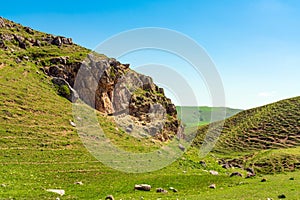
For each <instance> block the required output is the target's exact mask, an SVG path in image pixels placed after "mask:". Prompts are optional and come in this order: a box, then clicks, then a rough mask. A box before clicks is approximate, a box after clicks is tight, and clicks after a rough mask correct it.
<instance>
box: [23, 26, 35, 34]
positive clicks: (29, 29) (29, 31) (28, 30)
mask: <svg viewBox="0 0 300 200" xmlns="http://www.w3.org/2000/svg"><path fill="white" fill-rule="evenodd" d="M24 30H25V31H26V32H27V33H29V34H31V35H33V34H34V32H33V30H32V29H31V28H30V27H24Z"/></svg>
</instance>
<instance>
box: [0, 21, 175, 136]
mask: <svg viewBox="0 0 300 200" xmlns="http://www.w3.org/2000/svg"><path fill="white" fill-rule="evenodd" d="M0 48H1V49H2V50H1V61H0V62H1V66H3V67H5V66H6V65H15V64H16V65H36V66H38V67H39V69H40V70H41V71H42V72H44V73H45V74H46V75H47V76H49V77H50V78H51V79H52V82H53V84H54V85H55V87H54V88H55V89H56V90H57V92H58V93H59V94H60V95H61V96H63V97H65V98H67V99H68V100H70V101H74V100H76V99H78V98H80V99H81V100H83V101H84V102H85V103H86V104H88V105H90V106H92V107H93V108H95V109H97V110H98V111H100V112H102V113H104V114H106V115H107V116H114V117H116V119H118V120H117V121H118V122H119V125H121V127H123V128H124V130H125V131H126V132H128V133H131V132H134V131H138V132H139V131H140V130H143V131H144V132H145V134H146V136H147V135H151V136H152V137H154V138H156V139H159V140H161V141H167V140H169V139H170V138H173V137H174V135H175V134H177V133H178V132H181V128H180V125H179V122H178V120H177V112H176V108H175V106H174V104H172V102H171V100H170V99H169V98H167V97H166V96H165V95H164V91H163V89H162V88H159V87H158V86H156V85H155V84H154V83H153V80H152V78H151V77H149V76H145V75H142V74H139V73H137V72H135V71H133V70H131V69H130V68H129V64H122V63H120V62H119V61H117V60H116V59H113V58H108V57H106V56H105V55H102V54H97V53H94V52H91V51H90V50H88V49H85V48H83V47H80V46H79V45H76V44H74V43H73V41H72V39H71V38H66V37H62V36H54V35H51V34H46V33H42V32H39V31H35V30H33V29H32V28H29V27H24V26H22V25H20V24H17V23H14V22H12V21H9V20H7V19H4V18H0ZM7 58H9V59H7ZM78 73H83V75H84V76H82V75H81V76H79V77H78ZM77 77H78V78H77ZM145 134H142V135H145Z"/></svg>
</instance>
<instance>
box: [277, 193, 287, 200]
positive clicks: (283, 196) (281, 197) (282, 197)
mask: <svg viewBox="0 0 300 200" xmlns="http://www.w3.org/2000/svg"><path fill="white" fill-rule="evenodd" d="M278 198H279V199H285V198H286V196H285V195H284V194H281V195H278Z"/></svg>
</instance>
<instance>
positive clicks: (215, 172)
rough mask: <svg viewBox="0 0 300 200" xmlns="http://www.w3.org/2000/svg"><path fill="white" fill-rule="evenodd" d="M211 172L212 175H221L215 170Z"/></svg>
mask: <svg viewBox="0 0 300 200" xmlns="http://www.w3.org/2000/svg"><path fill="white" fill-rule="evenodd" d="M209 173H210V174H211V175H214V176H217V175H219V172H217V171H214V170H209Z"/></svg>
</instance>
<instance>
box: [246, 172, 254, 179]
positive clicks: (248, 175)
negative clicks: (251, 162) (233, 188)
mask: <svg viewBox="0 0 300 200" xmlns="http://www.w3.org/2000/svg"><path fill="white" fill-rule="evenodd" d="M254 176H255V174H253V173H251V172H247V176H246V178H251V177H254Z"/></svg>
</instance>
